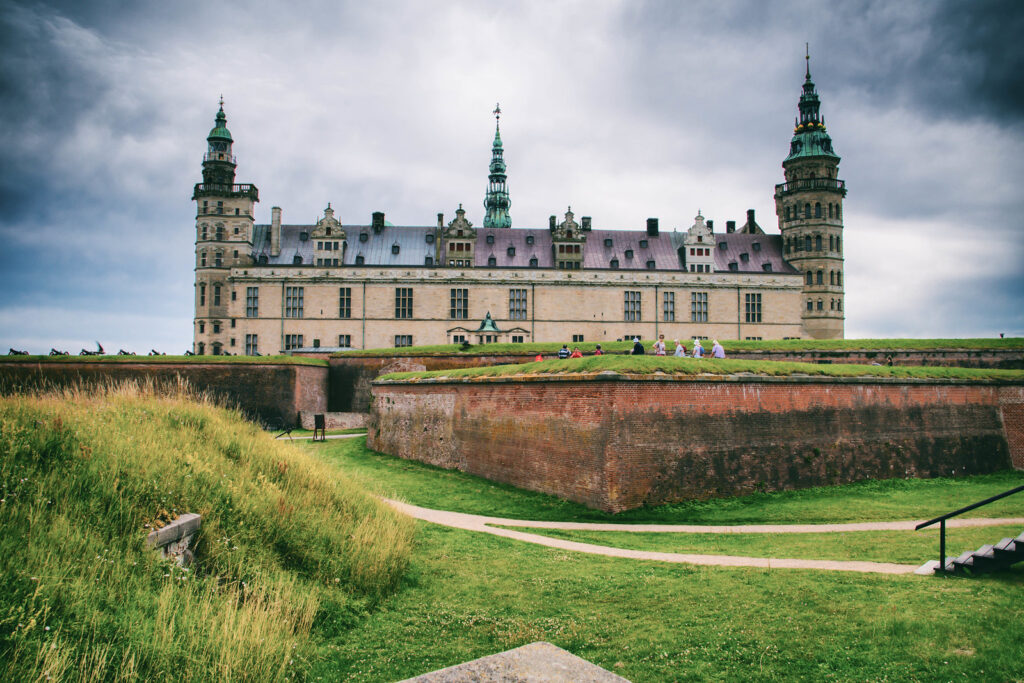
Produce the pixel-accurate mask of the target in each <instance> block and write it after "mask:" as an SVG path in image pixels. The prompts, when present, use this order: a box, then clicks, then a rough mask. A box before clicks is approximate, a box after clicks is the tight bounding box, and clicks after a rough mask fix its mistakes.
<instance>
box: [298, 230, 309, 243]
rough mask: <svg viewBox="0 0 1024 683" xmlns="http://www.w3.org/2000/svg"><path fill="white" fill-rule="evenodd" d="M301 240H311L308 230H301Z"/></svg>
mask: <svg viewBox="0 0 1024 683" xmlns="http://www.w3.org/2000/svg"><path fill="white" fill-rule="evenodd" d="M299 241H300V242H308V241H309V233H308V232H300V233H299Z"/></svg>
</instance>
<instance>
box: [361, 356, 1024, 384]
mask: <svg viewBox="0 0 1024 683" xmlns="http://www.w3.org/2000/svg"><path fill="white" fill-rule="evenodd" d="M600 372H615V373H618V374H626V375H656V374H663V375H680V376H683V375H687V376H694V375H736V374H743V373H746V374H753V375H772V376H777V377H784V376H792V375H808V376H818V377H882V378H919V379H964V380H972V379H974V380H989V379H1000V380H1009V381H1021V380H1024V370H1001V369H985V368H959V367H937V366H896V367H889V366H886V365H853V364H847V363H836V364H833V365H818V364H816V363H791V362H786V361H770V360H767V361H757V360H734V359H729V358H724V359H716V358H675V357H673V356H615V355H604V356H584V357H583V358H567V359H565V360H558V359H555V360H544V361H532V362H529V363H517V364H512V365H491V366H483V367H475V368H458V369H452V370H433V371H428V372H395V373H391V374H389V375H383V376H382V377H381V378H380V379H392V380H408V379H429V378H439V377H447V378H452V379H459V378H473V377H509V376H513V375H545V374H561V373H582V374H596V373H600Z"/></svg>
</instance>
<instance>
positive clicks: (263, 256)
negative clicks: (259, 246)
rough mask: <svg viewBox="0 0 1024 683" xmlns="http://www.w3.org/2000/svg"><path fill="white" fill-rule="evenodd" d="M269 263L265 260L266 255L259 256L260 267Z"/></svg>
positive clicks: (268, 260)
mask: <svg viewBox="0 0 1024 683" xmlns="http://www.w3.org/2000/svg"><path fill="white" fill-rule="evenodd" d="M269 262H270V259H268V258H267V255H266V254H260V265H261V266H265V265H267V263H269Z"/></svg>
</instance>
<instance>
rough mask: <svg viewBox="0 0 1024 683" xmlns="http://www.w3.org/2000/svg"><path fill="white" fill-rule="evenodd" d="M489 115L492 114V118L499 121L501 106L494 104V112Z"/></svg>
mask: <svg viewBox="0 0 1024 683" xmlns="http://www.w3.org/2000/svg"><path fill="white" fill-rule="evenodd" d="M491 113H492V114H494V118H496V119H499V120H500V119H501V104H495V105H494V111H492V112H491Z"/></svg>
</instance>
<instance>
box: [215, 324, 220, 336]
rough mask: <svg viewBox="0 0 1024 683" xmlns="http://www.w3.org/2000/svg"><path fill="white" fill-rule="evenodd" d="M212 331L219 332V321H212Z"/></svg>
mask: <svg viewBox="0 0 1024 683" xmlns="http://www.w3.org/2000/svg"><path fill="white" fill-rule="evenodd" d="M213 333H214V334H220V323H213Z"/></svg>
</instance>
